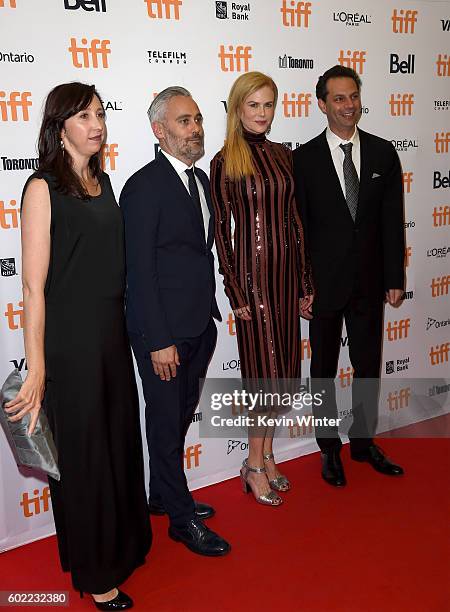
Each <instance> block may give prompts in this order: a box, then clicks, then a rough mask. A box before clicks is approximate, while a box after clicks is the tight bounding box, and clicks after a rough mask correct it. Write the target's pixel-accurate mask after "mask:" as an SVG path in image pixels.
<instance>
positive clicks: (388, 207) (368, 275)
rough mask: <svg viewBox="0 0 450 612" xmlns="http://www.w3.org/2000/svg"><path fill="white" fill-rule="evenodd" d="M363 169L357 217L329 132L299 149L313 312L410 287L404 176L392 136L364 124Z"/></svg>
mask: <svg viewBox="0 0 450 612" xmlns="http://www.w3.org/2000/svg"><path fill="white" fill-rule="evenodd" d="M359 138H360V153H361V168H360V187H359V200H358V210H357V214H356V219H355V222H353V219H352V217H351V215H350V212H349V210H348V207H347V203H346V201H345V197H344V194H343V192H342V188H341V185H340V182H339V178H338V175H337V173H336V169H335V167H334V163H333V159H332V157H331V152H330V148H329V146H328V143H327V139H326V130H325V131H324V132H322V133H321V134H319V136H317V137H316V138H313V139H312V140H310V141H309V142H307V143H306V144H304V145H302V146H301V147H299V148H298V149H297V150H296V151H295V152H294V155H293V157H294V178H295V185H296V198H297V201H298V205H299V207H300V211H301V214H302V221H303V226H304V231H305V235H306V240H307V244H308V247H309V254H310V257H311V265H312V273H313V281H314V286H315V299H314V311H315V312H320V311H330V310H338V309H340V308H342V307H344V306H345V304H346V303H347V302H348V301H349V299H350V297H357V298H360V299H362V300H363V301H364V300H365V301H366V302H367V303H371V304H375V303H376V304H379V303H380V302H381V300H382V299H383V297H384V291H385V290H387V289H401V288H403V286H404V257H405V241H404V214H403V182H402V174H401V166H400V160H399V158H398V155H397V153H396V151H395V149H394V147H393V146H392V144H391V143H390V142H388V141H387V140H384V139H383V138H379V137H378V136H374V135H372V134H368V133H367V132H363V131H362V130H359Z"/></svg>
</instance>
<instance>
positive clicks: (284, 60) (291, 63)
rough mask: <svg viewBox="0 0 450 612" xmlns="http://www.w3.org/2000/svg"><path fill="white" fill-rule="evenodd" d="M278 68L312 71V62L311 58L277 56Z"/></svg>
mask: <svg viewBox="0 0 450 612" xmlns="http://www.w3.org/2000/svg"><path fill="white" fill-rule="evenodd" d="M278 68H296V69H297V70H312V69H313V68H314V60H313V59H312V58H304V57H292V56H291V55H287V53H285V54H284V55H279V56H278Z"/></svg>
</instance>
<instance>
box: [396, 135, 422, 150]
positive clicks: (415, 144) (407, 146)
mask: <svg viewBox="0 0 450 612" xmlns="http://www.w3.org/2000/svg"><path fill="white" fill-rule="evenodd" d="M391 142H392V144H393V145H394V148H395V150H396V151H398V152H399V153H400V152H401V153H407V152H410V151H414V150H415V149H418V148H419V141H418V140H417V138H404V139H403V140H391Z"/></svg>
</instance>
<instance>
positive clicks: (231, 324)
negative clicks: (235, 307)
mask: <svg viewBox="0 0 450 612" xmlns="http://www.w3.org/2000/svg"><path fill="white" fill-rule="evenodd" d="M226 325H227V327H228V334H229V335H230V336H235V335H236V321H235V319H234V317H233V313H232V312H230V314H229V315H228V319H227V321H226Z"/></svg>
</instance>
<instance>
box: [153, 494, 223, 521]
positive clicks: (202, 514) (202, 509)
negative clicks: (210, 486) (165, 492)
mask: <svg viewBox="0 0 450 612" xmlns="http://www.w3.org/2000/svg"><path fill="white" fill-rule="evenodd" d="M194 506H195V510H194V512H195V516H196V517H197V518H199V519H202V520H204V519H208V518H211V517H212V516H214V515H215V513H216V511H215V510H214V508H213V507H212V506H210V505H209V504H202V503H201V502H198V501H195V499H194ZM148 511H149V512H150V514H153V515H155V516H163V515H164V514H166V510H165V508H164V506H163V505H162V504H158V503H155V502H151V501H149V502H148Z"/></svg>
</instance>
